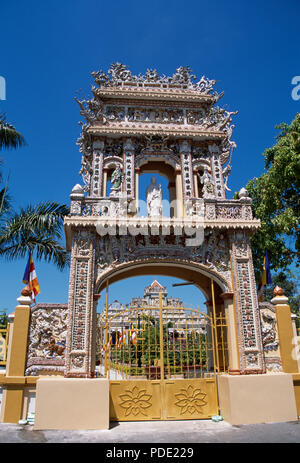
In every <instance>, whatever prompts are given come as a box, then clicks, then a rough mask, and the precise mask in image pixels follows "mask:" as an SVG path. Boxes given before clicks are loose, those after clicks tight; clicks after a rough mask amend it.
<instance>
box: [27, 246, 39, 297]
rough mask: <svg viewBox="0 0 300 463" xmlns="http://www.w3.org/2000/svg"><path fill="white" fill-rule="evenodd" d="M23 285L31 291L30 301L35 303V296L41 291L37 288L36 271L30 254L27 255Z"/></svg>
mask: <svg viewBox="0 0 300 463" xmlns="http://www.w3.org/2000/svg"><path fill="white" fill-rule="evenodd" d="M23 283H25V284H26V285H28V286H29V288H30V289H31V294H32V299H33V300H34V301H35V296H37V295H38V294H39V293H40V292H41V290H40V287H39V282H38V279H37V276H36V271H35V267H34V263H33V259H32V255H31V254H29V259H28V262H27V265H26V268H25V273H24V276H23Z"/></svg>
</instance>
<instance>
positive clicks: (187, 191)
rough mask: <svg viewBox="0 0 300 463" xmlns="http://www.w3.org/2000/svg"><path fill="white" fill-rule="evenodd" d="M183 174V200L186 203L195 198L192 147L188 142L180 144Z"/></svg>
mask: <svg viewBox="0 0 300 463" xmlns="http://www.w3.org/2000/svg"><path fill="white" fill-rule="evenodd" d="M180 160H181V174H182V185H183V198H184V200H185V201H186V200H187V199H190V198H192V197H194V181H193V169H192V156H191V145H190V143H188V142H187V141H184V142H182V143H181V144H180Z"/></svg>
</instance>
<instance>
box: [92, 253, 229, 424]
mask: <svg viewBox="0 0 300 463" xmlns="http://www.w3.org/2000/svg"><path fill="white" fill-rule="evenodd" d="M214 273H215V274H214V275H213V277H212V274H211V272H209V271H207V270H206V271H205V270H204V269H200V268H196V267H195V266H194V267H193V266H191V265H189V264H184V263H181V264H180V263H178V262H176V263H175V262H171V261H170V262H168V263H166V262H164V263H163V264H158V263H157V262H145V261H144V262H143V263H131V264H130V265H123V266H122V265H119V266H118V268H115V269H114V270H113V271H112V272H110V274H107V275H105V276H104V275H103V277H102V278H99V279H98V281H97V283H96V288H97V291H98V292H99V293H100V292H103V290H104V289H105V288H106V300H108V297H107V294H108V293H107V291H109V285H110V284H114V283H116V282H118V281H121V280H123V279H126V280H127V279H128V278H133V277H135V276H141V275H149V276H150V275H151V276H152V275H168V276H173V277H174V278H176V279H177V278H181V279H182V278H184V282H185V283H190V284H193V285H195V286H196V287H198V288H199V289H200V288H201V291H202V292H203V294H205V298H206V301H207V308H206V309H205V310H203V309H202V311H201V310H200V309H199V308H196V307H183V306H178V305H176V304H174V301H172V302H173V305H172V304H169V305H168V306H166V304H164V303H163V293H164V288H163V287H162V286H161V285H159V283H158V282H157V280H155V282H156V283H155V284H156V288H154V289H155V291H157V294H158V298H157V301H154V304H153V303H151V304H149V302H148V304H144V305H143V304H142V305H137V304H135V305H133V306H130V307H128V306H127V307H123V308H122V309H121V310H119V311H118V313H109V310H108V305H106V313H105V314H103V317H102V328H103V331H102V333H103V334H102V344H103V350H102V362H101V365H102V368H101V372H102V375H103V376H105V377H107V378H109V380H110V400H111V419H112V420H117V421H130V420H149V419H151V420H159V419H169V420H172V419H201V418H209V417H211V416H212V415H213V414H217V413H218V401H217V381H216V378H217V373H220V372H221V371H226V370H227V369H228V341H227V318H226V314H225V309H224V303H223V300H222V301H221V300H220V294H222V293H223V292H224V288H225V282H224V281H222V278H219V276H218V275H217V274H216V272H214ZM182 281H183V280H182ZM159 286H160V287H159ZM104 293H105V291H104ZM150 340H151V342H150ZM181 395H185V399H182V400H185V401H186V405H185V406H183V402H181V401H180V400H179V396H180V397H181ZM198 399H199V401H198ZM195 401H196V402H195ZM194 402H195V403H196V406H195V403H194ZM133 403H136V406H133V405H132V404H133ZM197 404H198V405H197ZM143 406H144V407H143Z"/></svg>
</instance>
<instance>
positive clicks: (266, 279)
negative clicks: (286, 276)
mask: <svg viewBox="0 0 300 463" xmlns="http://www.w3.org/2000/svg"><path fill="white" fill-rule="evenodd" d="M271 283H272V278H271V271H270V265H269V259H268V253H267V252H266V254H265V257H264V263H263V272H262V276H261V280H260V283H259V285H258V292H257V295H258V301H259V302H262V300H263V290H264V287H265V286H266V285H270V284H271Z"/></svg>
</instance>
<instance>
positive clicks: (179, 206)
mask: <svg viewBox="0 0 300 463" xmlns="http://www.w3.org/2000/svg"><path fill="white" fill-rule="evenodd" d="M175 184H176V211H175V217H183V193H182V179H181V170H176V177H175Z"/></svg>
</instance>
